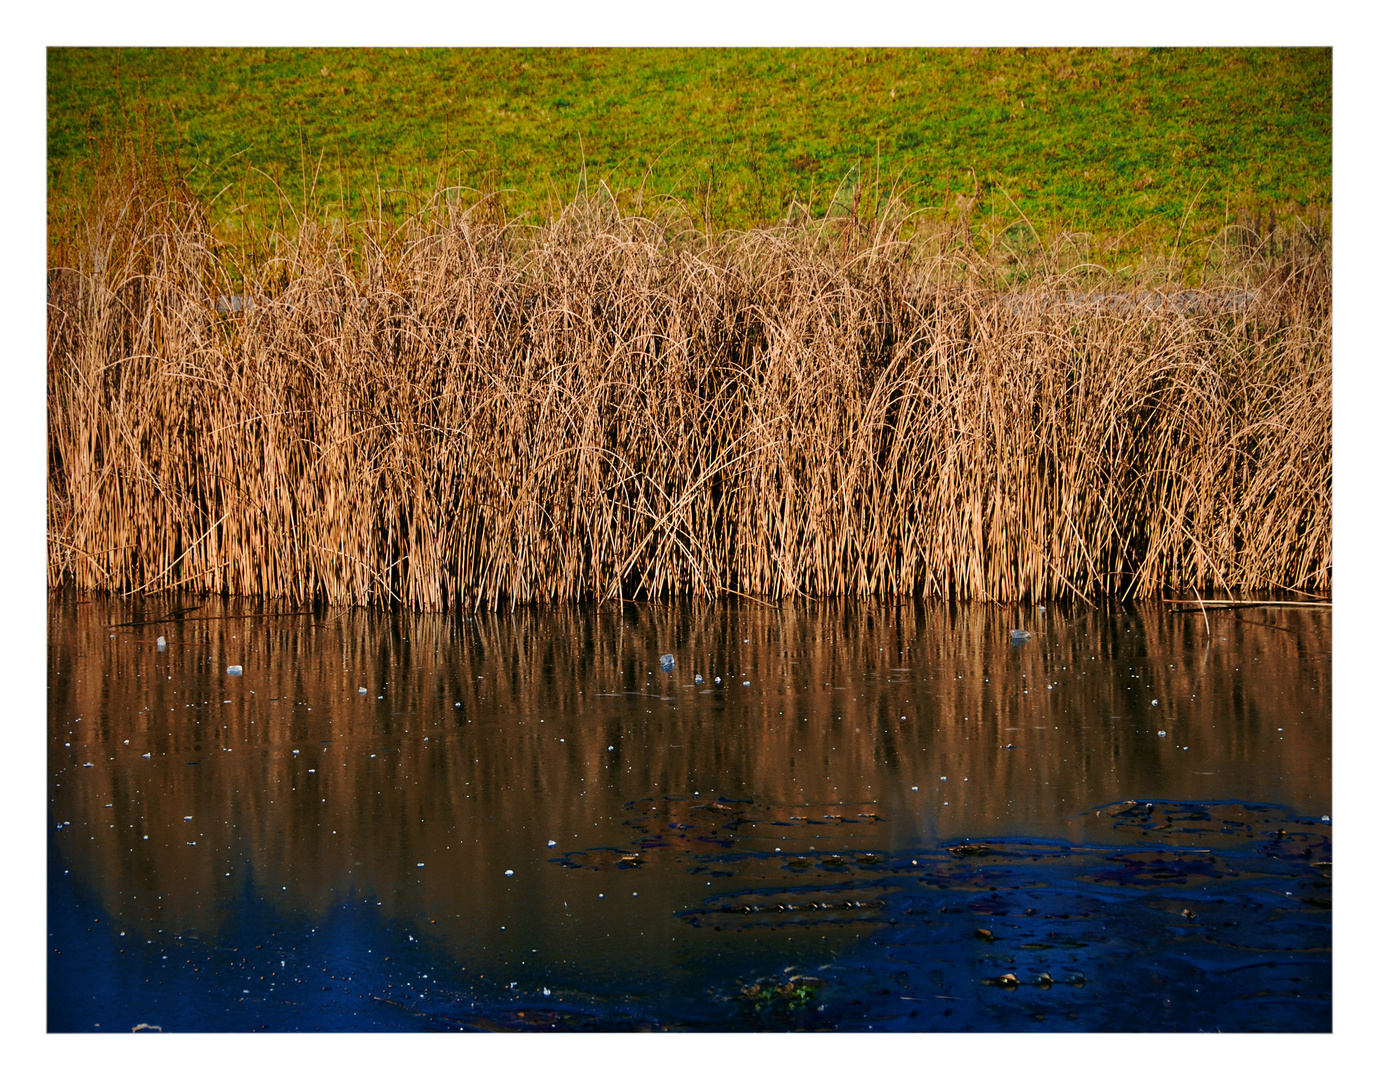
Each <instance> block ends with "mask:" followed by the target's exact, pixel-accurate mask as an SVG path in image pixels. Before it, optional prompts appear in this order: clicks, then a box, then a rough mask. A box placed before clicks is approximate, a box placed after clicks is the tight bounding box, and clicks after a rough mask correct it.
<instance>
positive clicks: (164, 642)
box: [134, 634, 168, 1031]
mask: <svg viewBox="0 0 1379 1080" xmlns="http://www.w3.org/2000/svg"><path fill="white" fill-rule="evenodd" d="M167 647H168V639H167V638H165V637H163V636H162V635H161V634H159V635H158V651H159V652H166V651H167ZM134 1030H135V1031H138V1030H139V1029H138V1028H135V1029H134Z"/></svg>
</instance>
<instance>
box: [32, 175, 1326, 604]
mask: <svg viewBox="0 0 1379 1080" xmlns="http://www.w3.org/2000/svg"><path fill="white" fill-rule="evenodd" d="M149 172H150V170H141V169H139V168H137V167H133V166H131V167H128V168H126V169H125V171H124V172H118V171H116V172H114V173H112V174H111V176H110V177H108V178H107V180H106V181H105V182H104V184H103V186H101V187H100V188H99V189H98V190H97V191H96V192H95V194H94V195H93V197H92V199H91V201H90V203H89V204H88V206H87V207H86V208H85V210H84V211H83V212H82V213H81V214H80V215H74V216H72V217H70V218H66V219H63V220H62V221H61V222H60V223H59V225H58V226H56V227H55V228H56V229H57V233H58V235H56V236H55V238H54V240H53V241H52V244H53V246H52V250H53V255H52V262H53V265H52V267H51V269H50V273H49V323H48V325H49V330H48V385H49V395H48V449H49V476H48V526H49V532H48V535H49V547H48V579H49V583H50V585H54V586H56V585H58V584H61V583H74V584H75V585H76V586H77V587H79V588H82V589H100V590H110V591H114V592H118V593H121V594H139V593H153V592H158V591H162V590H168V589H174V588H182V589H194V590H205V591H210V592H215V593H224V594H233V595H260V596H273V597H281V598H285V599H288V600H290V601H292V602H298V603H312V602H326V603H329V604H343V605H372V604H391V605H400V606H405V607H409V608H413V609H417V610H454V609H457V608H461V607H466V608H473V607H491V606H495V605H504V606H506V605H511V604H525V603H531V602H540V601H575V600H586V599H593V600H605V599H613V598H645V597H665V596H673V595H694V596H703V597H714V596H718V595H721V594H724V593H729V594H748V595H753V596H759V597H767V598H779V597H784V596H792V595H799V596H807V597H822V596H838V595H860V596H874V595H881V596H892V595H908V594H922V595H939V596H952V597H957V598H971V599H978V600H991V601H1001V602H1012V601H1020V600H1043V599H1048V598H1053V597H1058V596H1065V595H1073V596H1080V597H1086V598H1091V597H1096V596H1105V595H1117V596H1127V597H1128V596H1146V595H1150V594H1157V593H1158V592H1160V591H1161V590H1164V589H1181V590H1191V589H1194V588H1195V589H1197V590H1199V591H1201V592H1203V593H1205V592H1207V591H1211V590H1226V589H1231V590H1249V591H1257V590H1272V589H1303V590H1308V591H1311V592H1317V593H1328V592H1329V589H1330V583H1331V542H1332V541H1331V270H1330V258H1329V252H1328V251H1327V250H1325V248H1320V249H1319V248H1317V247H1315V246H1312V247H1307V248H1301V247H1295V248H1294V250H1293V251H1291V252H1290V253H1288V257H1286V258H1276V259H1274V260H1273V261H1271V262H1269V263H1265V262H1262V261H1259V260H1256V261H1245V262H1243V263H1242V264H1241V265H1240V266H1239V267H1238V268H1237V269H1236V271H1235V272H1234V277H1231V276H1230V275H1225V276H1223V277H1222V278H1221V279H1220V281H1219V283H1218V284H1217V285H1215V286H1211V287H1208V288H1205V289H1203V290H1199V292H1198V293H1197V295H1198V297H1199V299H1200V298H1205V299H1204V300H1201V302H1195V303H1194V304H1193V305H1191V306H1187V307H1185V306H1184V305H1181V304H1180V305H1174V304H1166V303H1162V302H1156V301H1155V299H1154V294H1151V293H1150V292H1146V291H1145V290H1144V289H1143V288H1141V289H1138V290H1137V289H1135V288H1132V287H1128V286H1127V285H1126V284H1125V283H1124V282H1120V281H1116V280H1112V279H1111V276H1110V275H1108V274H1105V273H1101V274H1098V272H1097V271H1095V270H1094V269H1092V270H1087V271H1084V272H1082V273H1080V274H1078V275H1077V276H1076V277H1074V276H1073V275H1070V274H1068V273H1066V272H1064V273H1059V272H1056V271H1055V270H1054V269H1052V267H1053V266H1055V265H1057V260H1056V259H1048V260H1046V261H1045V262H1043V263H1041V262H1040V257H1039V255H1038V254H1037V253H1036V255H1035V256H1033V257H1032V260H1031V261H1030V262H1029V264H1028V265H1026V266H1024V267H1022V268H1019V269H1021V273H1022V275H1023V276H1024V277H1025V279H1026V280H1025V281H1024V283H1023V284H1022V285H1021V286H1020V289H1021V292H1020V296H1022V297H1024V296H1035V297H1041V296H1049V297H1063V298H1064V300H1065V302H1050V303H1047V304H1044V303H1028V302H1022V303H1011V302H1010V301H1011V293H1010V292H1009V290H1008V288H1006V287H1004V286H1001V285H1000V284H999V283H1000V282H1001V281H1002V280H1003V279H1004V276H1005V275H1006V274H1008V272H1009V270H1010V267H1009V266H1007V265H1004V264H1003V263H1001V262H1000V261H999V260H998V259H996V258H995V257H993V256H990V255H988V256H982V255H980V254H978V253H976V252H974V251H973V250H972V249H971V245H970V243H968V242H966V238H964V242H963V243H961V244H952V245H949V246H947V247H946V248H940V249H936V248H934V247H933V246H932V245H928V244H926V243H925V242H924V241H922V240H921V239H919V238H917V237H916V236H914V235H911V234H907V232H906V229H905V220H906V219H905V218H904V216H903V215H901V214H899V213H891V212H882V213H881V214H879V215H878V217H877V218H876V219H875V220H872V221H867V222H863V221H860V220H859V219H857V218H856V217H855V216H852V215H844V216H843V217H840V218H833V219H829V220H827V221H823V222H808V223H805V224H803V225H798V226H786V227H781V228H780V229H777V230H765V231H753V232H749V233H725V234H721V235H720V234H711V235H705V234H703V233H699V232H694V231H692V230H687V229H684V228H681V227H679V225H677V220H676V219H675V218H674V217H672V216H668V215H662V216H660V217H657V218H655V219H652V218H646V217H632V216H627V215H625V214H621V213H619V211H618V210H617V208H616V202H615V200H613V199H612V198H606V197H604V198H601V197H599V195H598V194H597V193H596V194H593V195H588V196H585V197H582V198H581V199H580V200H578V201H577V202H576V203H574V204H572V205H570V206H567V207H565V209H564V211H563V212H562V213H560V214H559V215H558V216H556V217H555V218H554V219H553V221H552V223H551V224H549V225H548V226H543V227H540V228H536V227H530V226H527V225H524V224H522V223H521V222H510V221H506V220H504V219H503V217H502V214H501V212H500V208H497V207H496V206H495V204H493V202H492V201H491V200H489V201H480V202H479V203H477V204H474V205H470V206H458V205H455V204H453V203H451V202H448V201H447V200H446V199H444V198H441V197H437V198H435V199H432V200H431V201H430V202H429V203H428V204H427V205H426V206H425V207H423V208H422V209H421V210H419V211H418V212H417V214H416V215H415V216H414V217H413V218H412V219H411V220H409V221H408V222H407V223H406V224H405V225H404V227H402V228H400V229H397V230H390V229H387V228H385V227H383V226H382V225H380V224H378V223H374V222H367V221H366V222H359V223H355V224H345V225H342V224H331V223H330V222H329V221H328V220H327V219H326V217H325V216H324V215H322V214H318V215H309V214H308V215H303V217H302V219H301V220H299V221H298V222H297V224H296V228H295V230H294V231H292V232H291V233H290V234H283V235H280V236H277V237H275V238H274V241H273V246H272V247H271V249H270V248H268V247H262V248H260V249H258V250H256V251H255V252H253V253H248V252H244V251H234V250H229V249H226V248H224V247H223V246H220V245H218V244H217V243H216V241H215V239H214V238H213V236H212V234H211V232H210V230H209V228H208V226H207V224H206V217H205V213H204V211H203V209H202V208H201V207H200V206H199V205H198V204H197V203H196V201H195V200H194V199H193V198H191V196H190V195H189V194H188V193H187V192H186V190H185V188H183V187H181V186H180V185H178V184H176V183H175V182H167V181H160V180H157V179H156V178H150V176H149V175H148V174H149ZM1046 267H1048V268H1046ZM1172 289H1173V282H1172V280H1171V279H1169V280H1161V281H1160V282H1159V283H1158V286H1157V291H1158V293H1163V292H1164V291H1170V292H1171V291H1172ZM1246 289H1247V291H1244V290H1246ZM1108 290H1109V291H1114V292H1115V293H1116V294H1117V296H1118V297H1119V298H1120V302H1119V303H1117V304H1113V305H1107V304H1104V303H1103V304H1088V303H1077V302H1066V299H1067V298H1068V297H1072V298H1073V299H1074V301H1075V300H1076V297H1077V296H1080V295H1086V294H1087V293H1088V292H1089V291H1099V292H1101V293H1105V292H1107V291H1108ZM1241 296H1247V298H1248V299H1247V300H1244V301H1242V300H1239V297H1241ZM1213 297H1216V300H1215V301H1213Z"/></svg>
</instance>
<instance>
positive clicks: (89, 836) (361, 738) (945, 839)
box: [48, 593, 1331, 1031]
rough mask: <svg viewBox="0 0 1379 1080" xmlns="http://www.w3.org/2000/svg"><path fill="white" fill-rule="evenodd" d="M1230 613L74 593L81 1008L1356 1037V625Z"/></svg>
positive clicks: (67, 1021)
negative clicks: (296, 604)
mask: <svg viewBox="0 0 1379 1080" xmlns="http://www.w3.org/2000/svg"><path fill="white" fill-rule="evenodd" d="M183 608H192V610H187V611H184V612H182V613H181V614H177V613H176V612H177V611H178V610H180V609H183ZM149 620H156V621H149ZM136 622H140V623H143V625H124V626H120V625H112V624H120V623H136ZM1014 628H1024V629H1028V630H1029V631H1031V633H1032V638H1031V640H1030V641H1029V642H1028V643H1027V644H1025V645H1022V646H1013V645H1012V644H1011V637H1010V631H1011V630H1012V629H1014ZM160 635H161V636H163V637H165V639H166V648H165V650H163V651H159V649H158V647H157V645H156V639H157V638H158V637H159V636H160ZM1210 638H1211V640H1210V641H1209V640H1208V634H1207V630H1206V626H1205V623H1204V621H1203V619H1202V617H1201V615H1200V614H1189V615H1183V614H1170V613H1166V612H1165V611H1164V610H1163V609H1162V608H1161V606H1159V605H1141V606H1139V607H1134V608H1121V607H1118V606H1117V607H1113V608H1111V609H1109V610H1101V609H1093V608H1086V607H1051V608H1049V610H1048V611H1047V612H1041V611H1039V610H1037V609H1030V608H1026V609H1011V608H999V607H995V606H989V605H946V604H941V603H918V602H916V603H910V602H906V603H903V604H899V605H881V604H871V605H868V604H858V603H854V604H838V605H833V604H810V603H803V602H801V603H796V604H786V605H784V606H781V607H776V606H768V605H764V604H757V603H752V602H747V601H743V602H741V603H734V604H716V605H690V604H686V605H678V606H672V605H631V604H628V605H623V606H621V607H619V606H616V605H613V606H605V607H595V606H587V607H578V608H569V607H567V608H559V609H553V610H548V611H518V612H515V613H511V614H508V613H503V614H498V615H491V614H485V615H478V616H474V617H472V618H471V617H469V616H464V615H460V616H444V615H410V614H407V615H388V614H378V613H365V612H359V611H344V612H338V611H329V612H316V613H311V612H306V613H293V612H292V611H291V610H290V609H286V608H272V607H263V606H241V605H238V604H236V603H233V602H223V601H219V600H201V599H183V600H181V601H171V600H159V601H157V602H154V601H148V602H144V603H115V602H110V601H107V600H105V599H103V598H102V599H95V600H90V599H86V600H83V601H81V602H79V598H75V597H72V596H70V595H62V594H56V593H55V594H52V597H51V602H50V608H49V673H48V674H49V678H48V684H49V717H48V720H49V747H50V751H49V773H50V780H49V794H50V802H49V826H50V837H51V839H50V842H49V883H48V884H49V901H48V906H49V921H48V943H49V952H48V956H49V961H48V987H49V988H48V1023H49V1028H50V1029H51V1030H53V1031H91V1030H99V1031H129V1030H131V1029H132V1028H134V1027H135V1026H136V1025H139V1024H150V1025H156V1026H157V1027H159V1028H161V1029H162V1030H164V1031H243V1030H258V1029H265V1028H266V1029H268V1030H294V1031H295V1030H310V1031H317V1030H326V1031H345V1030H442V1031H451V1030H474V1029H502V1030H709V1031H722V1030H749V1031H750V1030H815V1029H837V1030H862V1031H865V1030H878V1031H880V1030H918V1031H938V1030H967V1031H973V1030H975V1031H1024V1030H1064V1031H1132V1030H1133V1031H1139V1030H1149V1031H1178V1030H1199V1029H1206V1030H1213V1029H1218V1028H1219V1029H1221V1030H1235V1031H1319V1030H1320V1031H1325V1030H1330V1028H1331V900H1330V898H1331V890H1330V884H1331V874H1330V870H1331V854H1330V837H1331V825H1330V818H1329V815H1330V813H1331V657H1330V650H1331V616H1330V612H1329V610H1320V609H1260V608H1255V609H1244V610H1239V611H1231V612H1227V611H1222V612H1214V613H1213V614H1212V617H1211V633H1210ZM666 653H669V654H672V655H673V656H674V657H675V661H676V663H675V667H674V670H673V671H671V672H669V673H667V672H663V671H662V669H661V664H660V662H659V659H658V658H659V657H660V656H661V655H662V654H666ZM230 665H242V667H243V675H241V676H231V675H227V673H226V669H227V667H229V666H230ZM696 674H698V675H701V676H703V678H704V682H703V683H702V684H700V683H697V682H696V681H695V676H696ZM720 680H721V681H720ZM361 688H362V689H361Z"/></svg>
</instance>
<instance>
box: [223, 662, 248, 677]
mask: <svg viewBox="0 0 1379 1080" xmlns="http://www.w3.org/2000/svg"><path fill="white" fill-rule="evenodd" d="M225 674H226V675H243V674H244V668H243V667H242V666H241V665H239V664H231V665H230V666H229V667H227V668H226V669H225Z"/></svg>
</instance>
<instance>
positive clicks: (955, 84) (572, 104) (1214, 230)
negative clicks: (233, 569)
mask: <svg viewBox="0 0 1379 1080" xmlns="http://www.w3.org/2000/svg"><path fill="white" fill-rule="evenodd" d="M1331 81H1332V80H1331V53H1330V50H1328V49H1162V50H1161V49H1146V48H1127V49H1068V50H1063V49H759V48H757V49H506V48H505V49H113V48H102V49H70V48H62V49H51V50H50V51H49V53H48V134H49V149H48V170H49V171H48V177H49V179H48V184H49V197H50V203H52V204H53V206H54V207H57V208H61V207H63V206H68V207H76V206H79V205H80V203H81V201H82V198H83V194H84V192H85V191H87V190H88V189H89V187H90V185H91V182H92V177H93V173H94V171H95V168H96V157H97V156H98V148H99V146H100V145H101V144H102V140H103V139H105V140H106V141H107V142H108V140H109V139H110V138H111V137H123V136H125V135H128V134H129V133H131V132H133V133H135V134H136V136H137V137H138V138H139V139H140V140H141V141H142V143H143V145H144V147H145V148H146V149H147V148H156V150H157V151H158V153H159V154H160V155H162V156H164V157H165V159H166V160H167V161H169V162H170V163H171V164H172V166H173V167H174V169H175V170H176V172H177V173H178V174H180V175H182V176H184V177H185V179H186V181H187V184H188V186H189V187H190V189H191V191H192V193H194V194H195V195H196V196H197V197H198V198H199V199H200V200H202V202H203V203H204V204H205V205H206V206H207V208H208V211H209V218H210V220H211V222H212V225H213V227H214V228H215V229H216V231H217V232H218V233H219V234H220V235H221V237H222V238H223V239H225V240H227V241H230V242H234V241H235V239H236V237H238V236H242V235H244V234H245V231H246V230H248V231H250V232H253V231H258V230H264V229H268V230H273V229H277V230H283V229H290V228H291V227H292V225H293V223H294V222H296V221H297V220H299V219H300V217H301V215H302V214H303V212H309V213H310V215H311V216H313V217H316V218H317V219H320V218H321V217H324V218H326V219H328V220H338V221H340V222H353V221H359V220H361V219H363V218H368V219H372V220H376V221H377V220H382V221H385V222H387V221H400V220H402V219H404V218H406V217H407V216H408V215H410V214H413V213H415V211H416V210H417V209H419V208H420V206H421V205H423V204H424V203H425V201H426V200H427V199H429V198H430V197H432V196H433V195H434V194H435V193H436V192H437V191H438V190H441V189H444V190H445V191H446V192H447V193H448V196H449V198H451V199H452V200H460V201H469V200H473V199H478V198H480V197H482V196H488V197H489V198H490V199H492V198H493V197H494V196H495V195H496V197H497V201H498V203H499V204H500V206H501V212H502V213H503V215H504V216H505V217H506V218H507V219H508V220H511V219H513V218H520V219H524V220H529V221H531V222H532V223H533V224H542V223H544V222H547V221H549V220H551V218H552V216H553V215H554V214H555V213H556V212H558V211H559V209H560V208H561V207H562V206H563V205H565V204H567V203H568V202H570V201H572V200H573V199H575V198H576V197H577V196H578V195H579V193H580V192H581V191H588V192H597V191H599V190H600V185H602V186H603V187H606V188H607V191H608V194H609V195H611V196H612V197H613V198H615V199H616V201H617V203H618V206H619V208H620V209H621V210H622V211H623V212H624V213H636V214H644V215H655V214H657V213H661V212H665V211H667V210H669V211H671V212H674V213H677V214H682V215H684V216H686V217H687V218H688V219H689V220H690V222H691V223H692V224H693V225H694V227H695V228H697V229H701V230H707V231H716V230H722V229H730V230H741V229H748V228H752V227H758V226H771V225H774V224H778V223H780V222H781V221H783V220H799V219H801V218H814V219H818V218H820V217H825V216H829V215H831V214H832V215H836V214H843V213H846V214H854V213H855V214H857V215H859V216H865V215H867V214H869V213H875V212H876V211H877V209H878V207H880V206H882V205H884V204H885V203H886V202H887V200H891V199H893V198H896V197H898V199H899V200H900V204H902V205H903V206H904V208H905V210H906V211H907V212H909V213H910V214H911V223H912V227H913V228H915V229H918V230H922V229H924V228H927V227H941V226H944V225H951V224H952V223H954V222H961V224H962V226H963V227H964V229H965V230H968V232H967V233H966V235H967V236H969V237H970V239H971V240H972V241H973V242H975V243H976V245H977V246H978V247H982V246H985V247H986V248H988V249H989V248H990V247H992V246H993V245H995V244H997V243H998V242H1003V241H1005V242H1008V241H1009V238H1010V236H1011V235H1014V234H1015V233H1018V234H1019V235H1021V236H1023V237H1024V242H1025V243H1026V244H1044V243H1047V242H1049V241H1050V240H1052V239H1055V238H1057V237H1060V236H1062V237H1067V236H1079V237H1081V238H1082V239H1083V242H1084V247H1085V248H1086V250H1087V251H1088V252H1089V253H1091V254H1093V255H1094V256H1095V257H1096V258H1098V259H1099V260H1101V261H1102V262H1103V264H1104V265H1106V267H1107V268H1108V269H1111V270H1113V271H1126V270H1130V271H1133V270H1135V269H1136V268H1137V267H1138V266H1139V265H1140V264H1142V263H1143V262H1145V261H1151V260H1154V259H1159V258H1162V257H1163V256H1164V255H1165V253H1166V252H1168V251H1169V250H1170V249H1172V250H1176V251H1178V252H1179V253H1180V256H1181V254H1182V253H1187V259H1188V262H1194V261H1195V262H1196V263H1197V264H1198V265H1199V266H1200V265H1202V264H1203V262H1204V261H1205V262H1209V261H1210V260H1211V258H1212V252H1213V251H1219V249H1220V247H1221V244H1222V241H1223V240H1228V239H1229V238H1230V237H1231V236H1235V237H1237V238H1245V239H1247V240H1248V239H1254V238H1258V237H1260V236H1262V235H1267V233H1268V231H1269V229H1270V228H1271V225H1272V227H1275V228H1283V229H1285V230H1289V231H1294V232H1296V231H1297V230H1299V229H1312V230H1314V231H1316V230H1322V231H1324V230H1326V229H1327V228H1328V227H1329V219H1330V208H1331V109H1332V98H1331ZM892 205H896V204H895V203H894V202H893V203H892ZM1012 226H1017V227H1018V228H1017V229H1015V230H1014V231H1012ZM1228 227H1238V228H1228Z"/></svg>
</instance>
